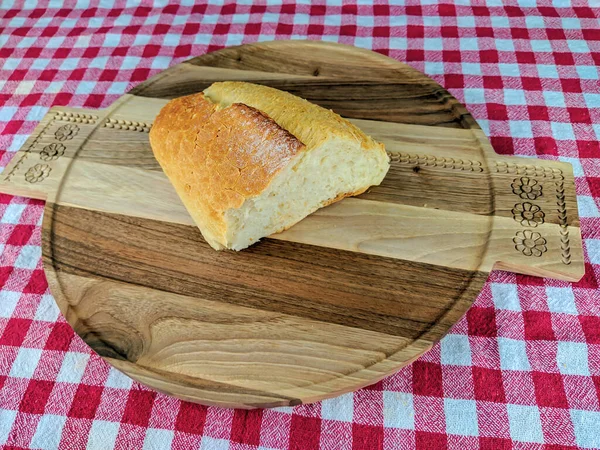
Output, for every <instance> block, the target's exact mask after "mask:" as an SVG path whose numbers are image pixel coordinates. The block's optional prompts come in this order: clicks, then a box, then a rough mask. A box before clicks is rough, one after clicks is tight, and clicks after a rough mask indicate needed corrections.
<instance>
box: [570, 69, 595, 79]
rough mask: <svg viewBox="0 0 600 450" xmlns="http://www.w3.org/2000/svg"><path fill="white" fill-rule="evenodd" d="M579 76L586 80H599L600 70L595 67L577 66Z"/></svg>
mask: <svg viewBox="0 0 600 450" xmlns="http://www.w3.org/2000/svg"><path fill="white" fill-rule="evenodd" d="M575 70H577V75H579V78H581V79H584V80H597V79H598V69H597V68H596V67H594V66H576V67H575Z"/></svg>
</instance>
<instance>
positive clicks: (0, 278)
mask: <svg viewBox="0 0 600 450" xmlns="http://www.w3.org/2000/svg"><path fill="white" fill-rule="evenodd" d="M12 272H13V268H12V266H6V267H0V287H4V285H5V284H6V282H7V281H8V278H9V277H10V274H11V273H12Z"/></svg>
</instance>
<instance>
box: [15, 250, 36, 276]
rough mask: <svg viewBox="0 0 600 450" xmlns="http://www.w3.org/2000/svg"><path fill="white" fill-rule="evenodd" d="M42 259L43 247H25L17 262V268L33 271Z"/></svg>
mask: <svg viewBox="0 0 600 450" xmlns="http://www.w3.org/2000/svg"><path fill="white" fill-rule="evenodd" d="M41 257H42V247H40V246H39V245H24V246H23V248H22V249H21V252H20V253H19V256H18V257H17V260H16V261H15V267H18V268H20V269H31V270H33V269H35V268H36V266H37V263H38V262H39V260H40V258H41Z"/></svg>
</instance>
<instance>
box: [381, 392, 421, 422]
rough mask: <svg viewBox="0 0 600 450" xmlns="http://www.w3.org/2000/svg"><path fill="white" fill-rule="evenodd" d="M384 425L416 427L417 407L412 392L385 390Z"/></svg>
mask: <svg viewBox="0 0 600 450" xmlns="http://www.w3.org/2000/svg"><path fill="white" fill-rule="evenodd" d="M383 426H384V427H389V428H402V429H404V430H414V429H415V408H414V404H413V396H412V394H408V393H405V392H392V391H384V392H383Z"/></svg>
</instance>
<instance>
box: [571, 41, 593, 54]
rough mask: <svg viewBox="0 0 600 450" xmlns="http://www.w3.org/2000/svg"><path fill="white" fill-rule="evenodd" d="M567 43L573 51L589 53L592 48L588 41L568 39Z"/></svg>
mask: <svg viewBox="0 0 600 450" xmlns="http://www.w3.org/2000/svg"><path fill="white" fill-rule="evenodd" d="M567 45H568V46H569V50H571V51H572V52H573V53H589V52H590V48H589V47H588V45H587V42H586V41H582V40H576V39H567Z"/></svg>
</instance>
